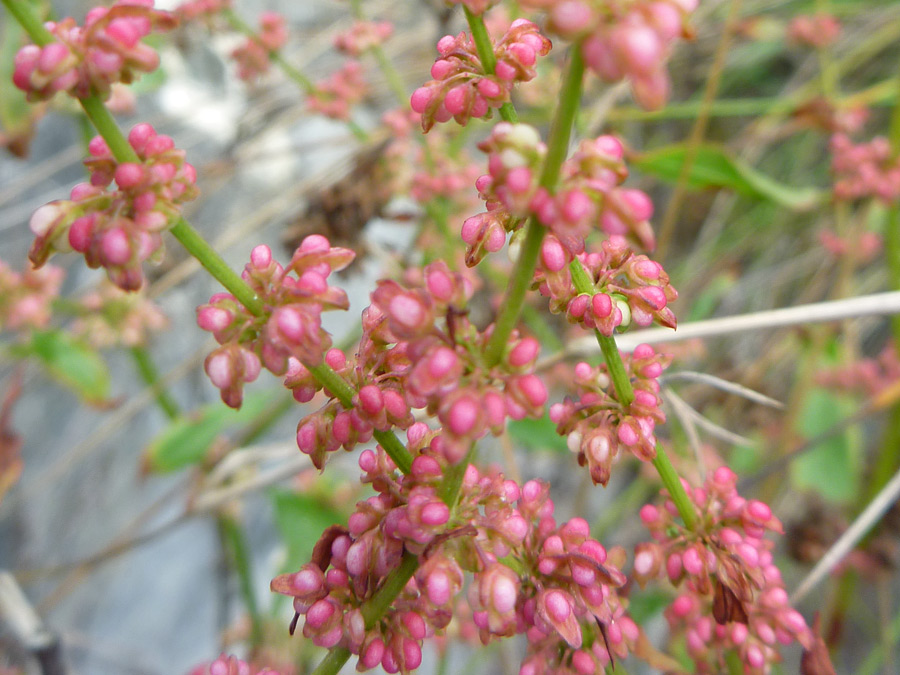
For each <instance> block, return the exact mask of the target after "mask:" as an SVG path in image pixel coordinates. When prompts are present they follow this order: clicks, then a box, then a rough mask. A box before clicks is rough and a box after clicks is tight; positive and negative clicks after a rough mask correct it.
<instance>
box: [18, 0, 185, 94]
mask: <svg viewBox="0 0 900 675" xmlns="http://www.w3.org/2000/svg"><path fill="white" fill-rule="evenodd" d="M175 24H176V19H175V16H174V15H173V14H170V13H169V12H163V11H160V10H156V9H153V0H119V1H118V2H116V3H115V4H113V5H112V6H111V7H96V8H94V9H92V10H91V11H90V12H88V14H87V16H86V17H85V20H84V26H79V25H78V24H76V23H75V19H72V18H66V19H63V20H62V21H59V22H48V23H47V24H46V27H47V29H48V30H49V31H50V32H51V33H52V34H53V36H54V37H55V38H56V41H54V42H51V43H50V44H47V45H44V46H43V47H40V46H38V45H28V46H26V47H23V48H22V49H21V50H19V53H18V54H16V58H15V70H14V72H13V82H14V83H15V85H16V86H17V87H18V88H19V89H21V90H22V91H24V92H26V93H27V95H28V100H29V101H41V100H46V99H50V98H53V96H54V95H55V94H56V93H57V92H60V91H64V92H66V93H68V94H71V95H72V96H76V97H78V98H85V97H87V96H91V95H98V96H100V97H101V98H103V99H106V98H107V97H108V96H109V93H110V87H111V86H112V84H113V83H115V82H124V83H125V84H128V83H130V82H133V81H134V80H135V79H136V78H137V76H138V73H141V72H143V73H149V72H152V71H153V70H156V67H157V66H158V65H159V55H158V54H157V53H156V51H154V50H153V49H152V48H151V47H148V46H147V45H145V44H143V43H142V42H141V40H142V39H143V38H145V37H147V36H148V35H149V34H150V33H151V32H154V31H165V30H169V29H171V28H174V27H175Z"/></svg>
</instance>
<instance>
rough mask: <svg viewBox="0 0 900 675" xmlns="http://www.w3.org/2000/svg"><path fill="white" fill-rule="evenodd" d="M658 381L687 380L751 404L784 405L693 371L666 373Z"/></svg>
mask: <svg viewBox="0 0 900 675" xmlns="http://www.w3.org/2000/svg"><path fill="white" fill-rule="evenodd" d="M659 379H660V383H661V384H665V383H667V382H671V381H673V380H687V381H688V382H700V383H702V384H708V385H709V386H711V387H715V388H716V389H719V390H720V391H724V392H727V393H729V394H735V395H736V396H741V397H743V398H745V399H747V400H748V401H752V402H753V403H759V404H760V405H767V406H769V407H771V408H776V409H778V410H780V409H782V408H784V403H782V402H781V401H777V400H775V399H774V398H770V397H768V396H766V395H765V394H761V393H759V392H758V391H755V390H753V389H750V388H748V387H745V386H743V385H740V384H738V383H737V382H731V381H730V380H723V379H722V378H721V377H716V376H715V375H710V374H709V373H699V372H697V371H694V370H680V371H678V372H677V373H667V374H666V375H664V376H662V377H661V378H659Z"/></svg>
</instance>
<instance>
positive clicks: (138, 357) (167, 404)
mask: <svg viewBox="0 0 900 675" xmlns="http://www.w3.org/2000/svg"><path fill="white" fill-rule="evenodd" d="M130 351H131V358H132V359H133V360H134V365H135V366H136V367H137V369H138V373H140V375H141V379H142V380H143V381H144V383H145V384H147V385H149V386H150V387H153V389H154V391H155V392H156V402H157V404H158V405H159V407H160V409H161V410H162V411H163V412H164V413H165V414H166V417H168V418H169V419H170V420H174V419H175V418H176V417H178V415H179V414H180V413H181V411H180V410H179V408H178V403H176V402H175V399H173V398H172V397H171V396H170V395H169V392H168V391H166V390H165V388H163V386H162V383H161V382H160V379H159V371H158V370H157V369H156V364H155V363H153V359H152V358H150V354H149V353H148V352H147V350H146V349H145V348H144V347H132V348H131V350H130Z"/></svg>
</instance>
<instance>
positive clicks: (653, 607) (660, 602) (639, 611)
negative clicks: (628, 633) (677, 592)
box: [628, 589, 672, 626]
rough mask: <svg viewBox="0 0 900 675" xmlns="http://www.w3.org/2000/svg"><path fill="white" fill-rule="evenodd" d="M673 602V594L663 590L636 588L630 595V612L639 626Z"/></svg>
mask: <svg viewBox="0 0 900 675" xmlns="http://www.w3.org/2000/svg"><path fill="white" fill-rule="evenodd" d="M671 602H672V594H671V593H667V592H665V591H662V590H653V589H647V590H641V591H638V590H637V589H634V592H633V593H632V594H631V595H630V596H629V597H628V614H629V616H631V618H632V619H634V620H635V621H636V622H637V624H638V625H639V626H642V625H644V624H645V623H646V622H648V621H650V620H651V619H653V618H654V617H656V616H659V615H660V614H662V611H663V610H664V609H665V608H666V607H668V606H669V604H670V603H671Z"/></svg>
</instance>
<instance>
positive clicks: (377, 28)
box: [334, 21, 394, 57]
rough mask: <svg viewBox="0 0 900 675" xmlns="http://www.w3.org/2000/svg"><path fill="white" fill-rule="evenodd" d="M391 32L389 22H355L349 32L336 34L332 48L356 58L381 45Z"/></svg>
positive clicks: (391, 25) (392, 29) (391, 28)
mask: <svg viewBox="0 0 900 675" xmlns="http://www.w3.org/2000/svg"><path fill="white" fill-rule="evenodd" d="M393 32H394V26H393V24H391V22H390V21H356V22H354V24H353V25H352V26H351V27H350V29H349V30H347V31H345V32H343V33H338V35H337V36H336V37H335V38H334V46H335V48H336V49H338V50H339V51H341V52H343V53H344V54H347V55H348V56H353V57H358V56H360V55H362V53H363V52H365V51H368V50H369V49H372V48H373V47H378V46H380V45H381V44H383V43H384V42H385V41H386V40H387V39H388V38H389V37H391V34H392V33H393Z"/></svg>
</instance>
